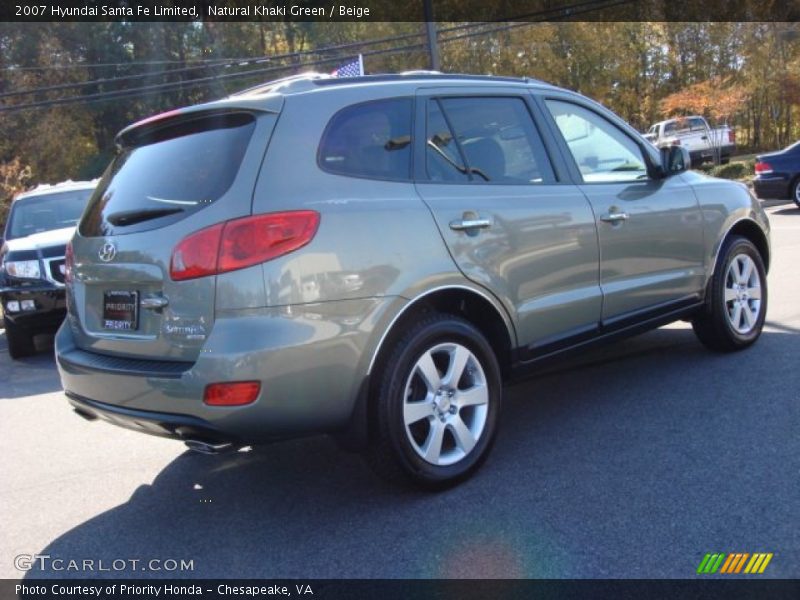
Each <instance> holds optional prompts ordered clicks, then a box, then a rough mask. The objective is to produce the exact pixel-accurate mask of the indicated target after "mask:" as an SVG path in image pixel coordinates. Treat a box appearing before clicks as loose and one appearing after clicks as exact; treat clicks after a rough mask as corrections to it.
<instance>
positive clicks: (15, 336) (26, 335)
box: [5, 319, 36, 360]
mask: <svg viewBox="0 0 800 600" xmlns="http://www.w3.org/2000/svg"><path fill="white" fill-rule="evenodd" d="M5 326H6V341H7V342H8V354H9V355H10V356H11V358H13V359H14V360H17V359H18V358H25V357H26V356H31V355H33V354H34V353H35V352H36V347H35V346H34V344H33V336H32V335H31V334H30V332H29V331H27V330H25V329H23V328H21V327H17V326H16V325H14V323H12V322H11V321H9V320H8V319H6V321H5Z"/></svg>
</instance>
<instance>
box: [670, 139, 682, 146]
mask: <svg viewBox="0 0 800 600" xmlns="http://www.w3.org/2000/svg"><path fill="white" fill-rule="evenodd" d="M672 145H673V146H680V145H681V141H680V140H672Z"/></svg>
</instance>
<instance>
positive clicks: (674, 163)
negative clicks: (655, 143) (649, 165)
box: [661, 146, 692, 177]
mask: <svg viewBox="0 0 800 600" xmlns="http://www.w3.org/2000/svg"><path fill="white" fill-rule="evenodd" d="M691 166H692V159H691V157H690V156H689V151H688V150H687V149H686V148H684V147H683V146H667V147H666V148H661V168H662V170H663V172H664V175H665V176H666V177H669V176H670V175H675V174H677V173H683V172H684V171H687V170H689V168H690V167H691Z"/></svg>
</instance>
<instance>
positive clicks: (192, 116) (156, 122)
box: [114, 96, 283, 148]
mask: <svg viewBox="0 0 800 600" xmlns="http://www.w3.org/2000/svg"><path fill="white" fill-rule="evenodd" d="M264 100H265V99H261V100H260V101H258V102H241V101H240V102H233V101H225V100H223V101H219V102H214V103H213V104H201V105H198V106H191V107H187V108H178V109H175V110H169V111H167V112H163V113H159V114H157V115H153V116H151V117H147V118H146V119H142V120H140V121H136V122H135V123H132V124H131V125H128V126H127V127H125V128H124V129H123V130H122V131H120V132H119V133H118V134H117V135H116V137H115V138H114V143H115V144H116V145H117V148H124V147H127V146H132V145H135V144H136V141H137V140H139V139H141V138H142V137H144V136H146V135H150V134H152V133H154V132H155V131H158V130H159V129H161V128H163V127H168V126H170V127H171V126H173V125H176V124H178V123H185V122H188V121H195V120H201V119H209V118H213V117H224V116H228V115H233V114H236V113H240V114H241V113H251V114H252V113H255V112H261V113H279V112H280V110H281V108H282V107H283V97H282V96H277V97H275V96H273V97H272V98H270V99H269V100H270V101H268V102H264Z"/></svg>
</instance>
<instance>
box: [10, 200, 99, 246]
mask: <svg viewBox="0 0 800 600" xmlns="http://www.w3.org/2000/svg"><path fill="white" fill-rule="evenodd" d="M91 195H92V190H91V189H87V190H74V191H71V192H59V193H56V194H46V195H42V196H29V197H27V198H20V199H19V200H17V201H15V202H14V203H13V204H12V205H11V213H10V214H9V215H8V225H7V226H6V239H7V240H13V239H16V238H21V237H26V236H29V235H32V234H34V233H42V232H43V231H51V230H53V229H62V228H64V227H74V226H75V225H77V223H78V219H80V218H81V214H82V213H83V209H84V208H86V202H87V201H88V200H89V196H91Z"/></svg>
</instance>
